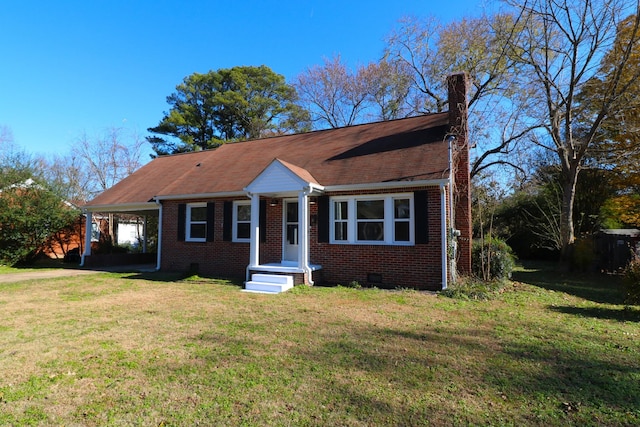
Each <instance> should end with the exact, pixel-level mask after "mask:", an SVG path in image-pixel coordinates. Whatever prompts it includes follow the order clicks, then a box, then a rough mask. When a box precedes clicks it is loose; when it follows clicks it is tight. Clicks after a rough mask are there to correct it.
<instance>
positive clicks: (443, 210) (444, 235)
mask: <svg viewBox="0 0 640 427" xmlns="http://www.w3.org/2000/svg"><path fill="white" fill-rule="evenodd" d="M444 186H445V184H440V229H441V230H440V236H441V251H442V261H441V263H442V289H443V290H444V289H447V282H448V279H449V273H448V268H449V257H448V254H447V252H448V240H449V239H448V232H447V231H448V230H447V205H446V199H447V196H446V192H445V188H444Z"/></svg>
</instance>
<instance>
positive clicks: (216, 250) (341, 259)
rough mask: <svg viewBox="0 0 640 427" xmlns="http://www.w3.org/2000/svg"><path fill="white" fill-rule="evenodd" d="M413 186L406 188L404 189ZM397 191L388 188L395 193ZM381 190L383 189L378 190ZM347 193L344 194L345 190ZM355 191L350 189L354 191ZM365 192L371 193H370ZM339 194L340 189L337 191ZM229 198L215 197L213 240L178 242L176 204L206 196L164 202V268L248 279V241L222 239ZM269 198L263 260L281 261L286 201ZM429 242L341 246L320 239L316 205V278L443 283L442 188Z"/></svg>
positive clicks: (431, 197) (431, 200)
mask: <svg viewBox="0 0 640 427" xmlns="http://www.w3.org/2000/svg"><path fill="white" fill-rule="evenodd" d="M413 190H415V189H403V190H402V192H408V191H413ZM394 192H397V190H396V191H391V190H390V191H387V193H394ZM375 193H376V194H383V193H385V192H375ZM343 194H344V193H343ZM350 194H352V193H350ZM362 194H371V192H366V193H362ZM333 195H337V194H333ZM225 200H230V199H215V200H214V202H215V233H214V241H213V242H207V243H196V242H179V241H178V204H179V203H191V202H199V201H203V200H185V201H180V202H177V201H165V202H163V212H162V218H163V221H162V222H163V224H162V227H163V231H162V260H161V268H162V269H163V270H171V271H187V270H189V269H190V268H191V265H192V264H198V272H199V273H200V274H203V275H215V276H220V277H236V278H244V277H245V271H246V267H247V265H248V263H249V243H234V242H225V241H223V237H222V236H223V215H224V213H223V206H224V201H225ZM269 200H270V199H267V230H266V234H267V239H266V242H262V243H261V244H260V262H261V263H269V262H279V261H280V260H281V258H282V207H283V202H282V200H278V204H277V205H276V206H271V205H270V203H269ZM428 209H429V213H428V215H429V217H428V221H429V242H428V243H427V244H419V245H414V246H385V245H339V244H329V243H318V230H317V220H318V219H317V213H318V209H317V205H316V204H312V205H311V209H310V214H311V227H310V228H311V230H310V231H311V242H310V246H311V248H310V258H311V262H312V263H313V264H319V265H321V266H322V267H323V268H322V270H321V271H319V272H314V274H313V278H314V281H316V282H328V283H333V284H336V283H339V284H344V285H346V284H348V283H350V282H352V281H354V280H355V281H358V282H359V283H361V284H363V285H364V284H367V274H368V273H374V274H379V275H380V276H381V278H382V283H372V284H373V285H376V286H379V287H413V288H418V289H433V290H437V289H440V288H441V286H442V285H441V281H442V270H441V251H440V248H441V240H440V190H439V188H438V187H431V188H429V189H428Z"/></svg>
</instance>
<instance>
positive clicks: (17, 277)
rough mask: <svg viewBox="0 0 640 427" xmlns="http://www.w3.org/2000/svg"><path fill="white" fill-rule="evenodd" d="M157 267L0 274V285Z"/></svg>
mask: <svg viewBox="0 0 640 427" xmlns="http://www.w3.org/2000/svg"><path fill="white" fill-rule="evenodd" d="M154 268H155V265H127V266H119V267H105V268H103V269H100V270H86V269H79V268H78V269H72V268H59V269H47V270H29V271H24V272H18V273H8V274H0V283H13V282H22V281H25V280H42V279H55V278H58V277H73V276H83V275H86V274H96V273H104V272H121V273H126V272H132V273H138V272H142V271H145V272H146V271H154Z"/></svg>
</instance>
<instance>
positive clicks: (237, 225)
mask: <svg viewBox="0 0 640 427" xmlns="http://www.w3.org/2000/svg"><path fill="white" fill-rule="evenodd" d="M250 239H251V202H250V201H248V202H245V201H235V202H233V241H234V242H248V241H249V240H250Z"/></svg>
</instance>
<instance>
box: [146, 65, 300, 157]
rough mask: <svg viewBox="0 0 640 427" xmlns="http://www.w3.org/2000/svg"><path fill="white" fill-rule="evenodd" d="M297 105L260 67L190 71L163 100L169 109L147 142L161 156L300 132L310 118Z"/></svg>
mask: <svg viewBox="0 0 640 427" xmlns="http://www.w3.org/2000/svg"><path fill="white" fill-rule="evenodd" d="M296 101H297V93H296V90H295V89H294V88H293V87H292V86H290V85H288V84H287V83H286V82H285V79H284V77H283V76H282V75H280V74H276V73H274V72H273V71H272V70H271V69H270V68H269V67H267V66H264V65H262V66H259V67H254V66H238V67H233V68H229V69H219V70H217V71H209V72H208V73H206V74H200V73H193V74H191V75H190V76H187V77H185V79H184V80H183V82H182V83H181V84H179V85H178V86H176V91H175V92H174V93H173V94H171V95H169V96H168V97H167V103H168V104H169V105H170V106H171V109H170V110H169V112H167V113H165V115H164V117H163V118H162V120H161V121H160V123H159V124H158V126H156V127H153V128H149V129H148V130H149V132H151V133H153V134H154V136H150V137H148V138H147V140H148V141H149V142H150V143H151V144H152V147H153V150H154V151H155V152H156V154H158V155H162V154H173V153H178V152H185V151H195V150H202V149H208V148H215V147H217V146H219V145H220V144H222V143H223V142H225V141H239V140H246V139H254V138H260V137H263V136H267V135H270V134H281V133H288V132H299V131H304V130H307V129H309V116H308V113H307V112H306V111H305V110H304V109H302V108H301V107H300V106H298V105H297V104H296V103H295V102H296Z"/></svg>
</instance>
